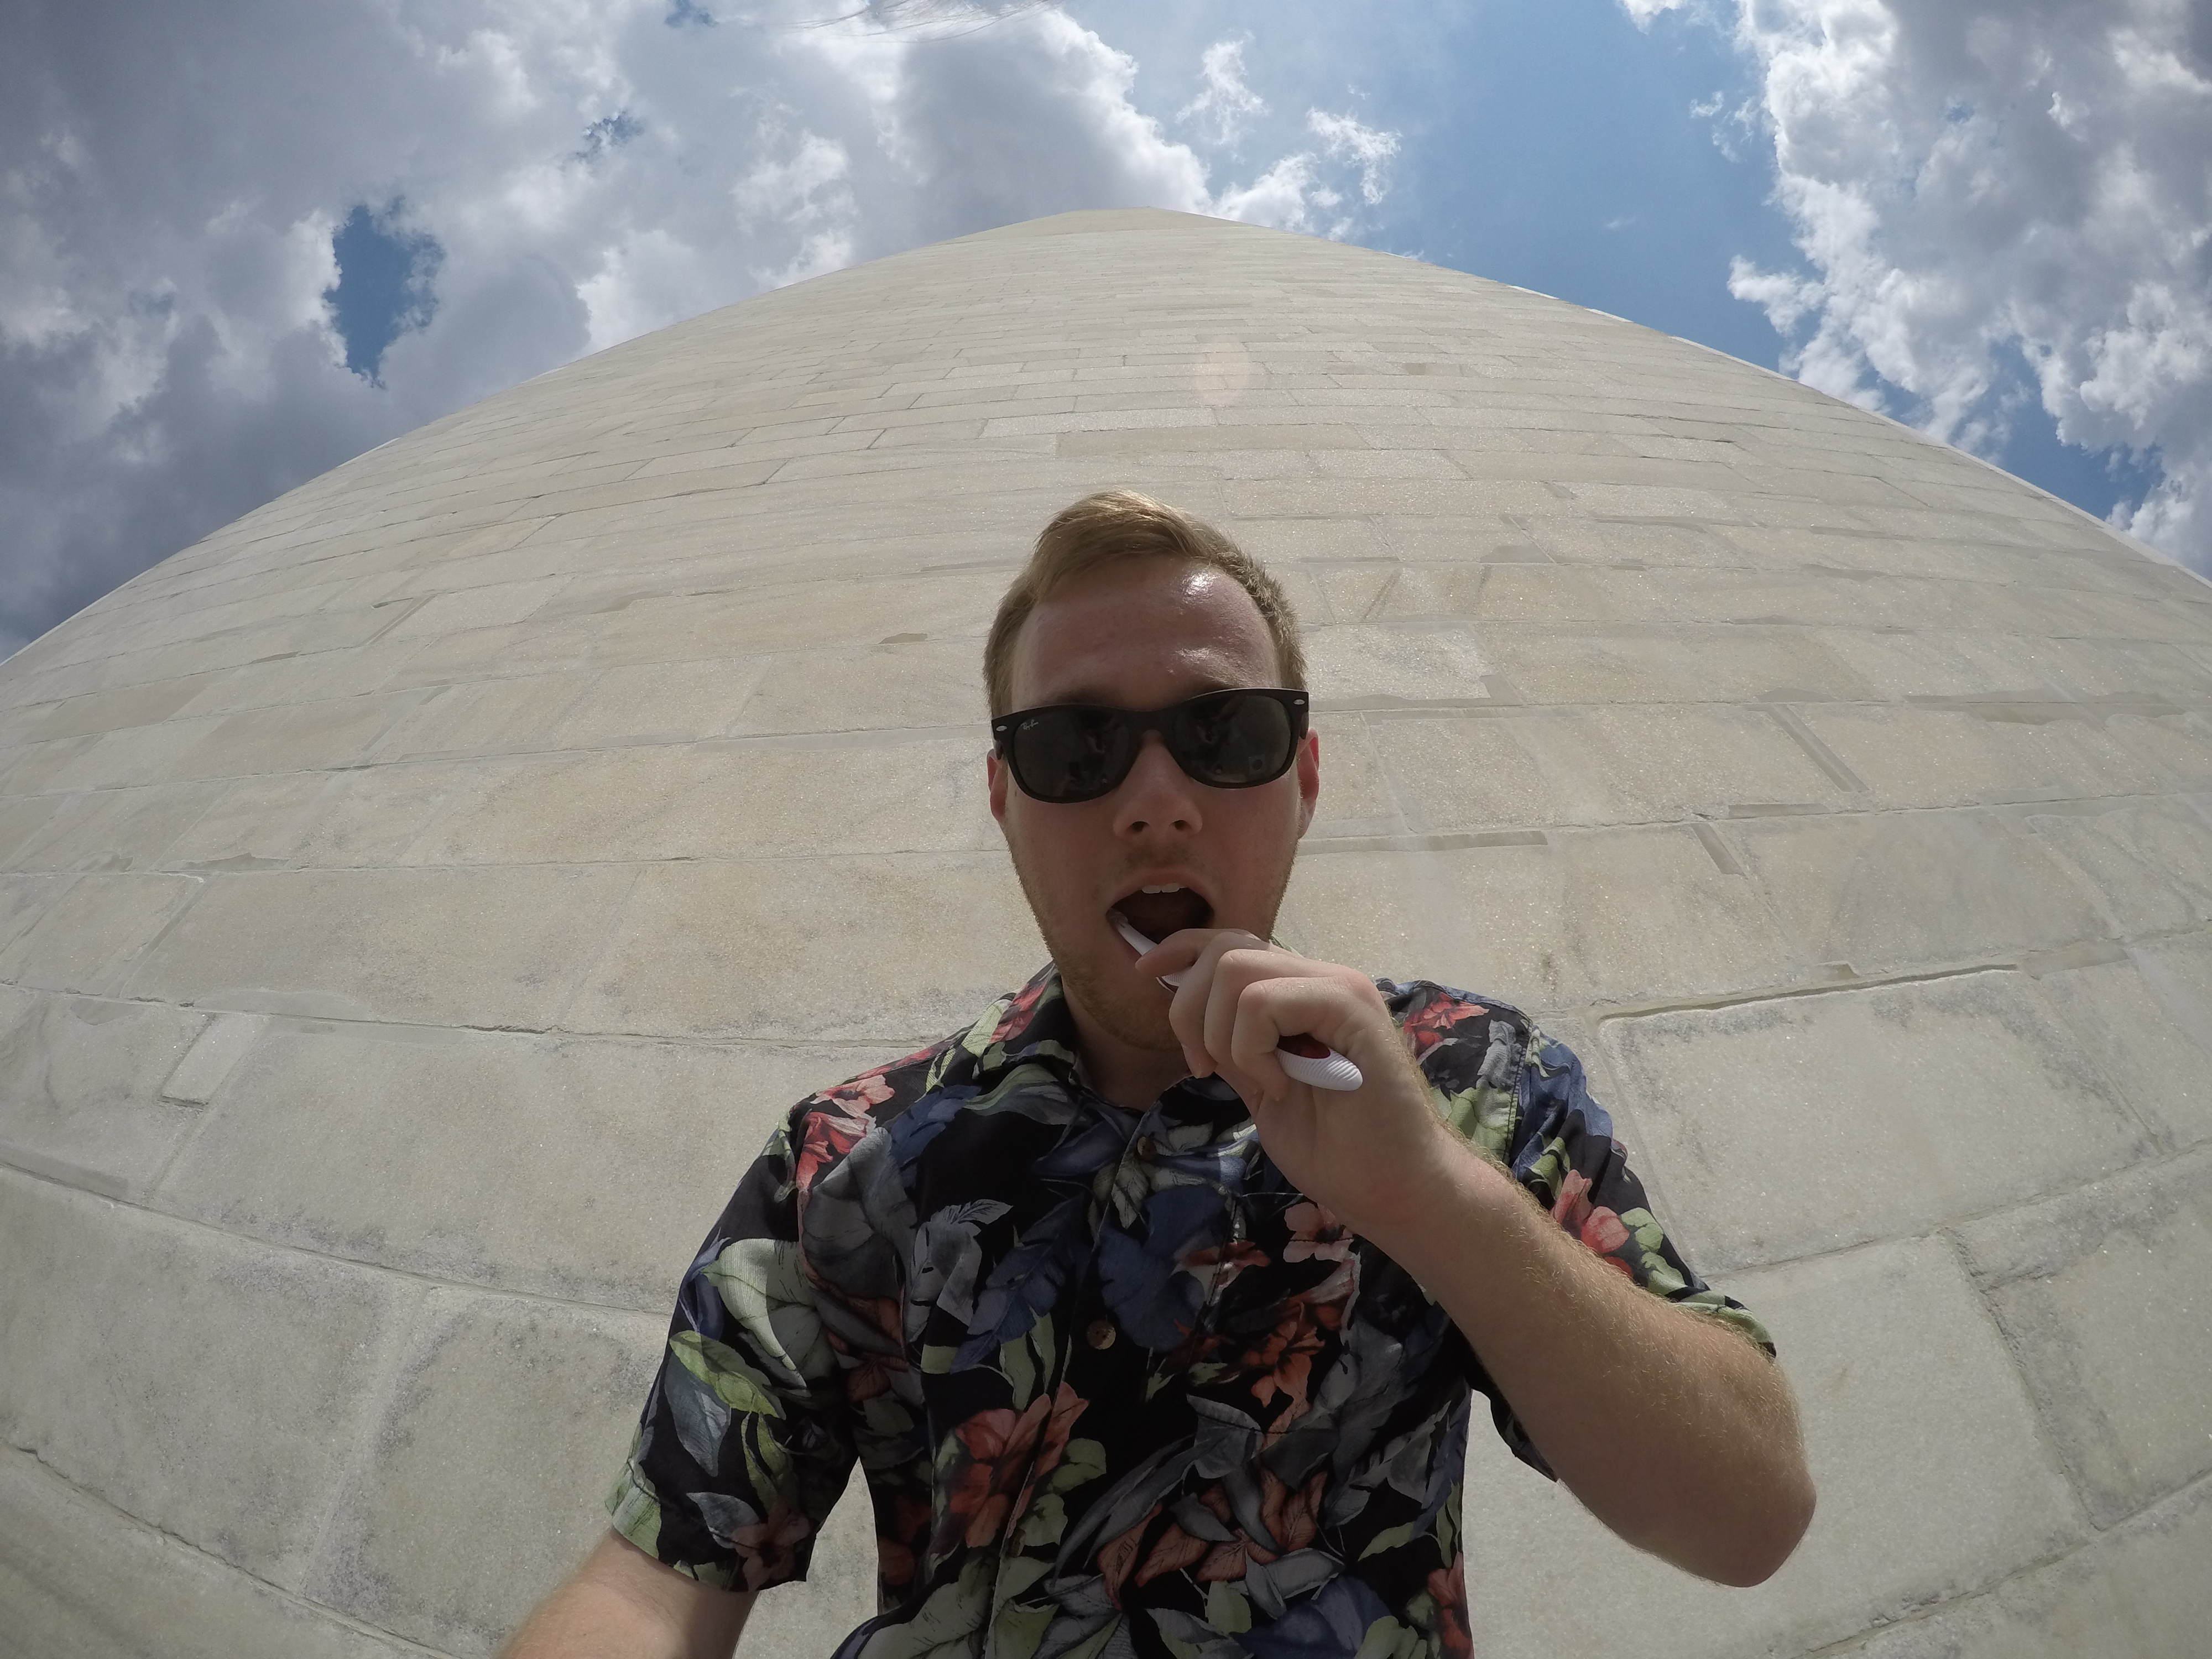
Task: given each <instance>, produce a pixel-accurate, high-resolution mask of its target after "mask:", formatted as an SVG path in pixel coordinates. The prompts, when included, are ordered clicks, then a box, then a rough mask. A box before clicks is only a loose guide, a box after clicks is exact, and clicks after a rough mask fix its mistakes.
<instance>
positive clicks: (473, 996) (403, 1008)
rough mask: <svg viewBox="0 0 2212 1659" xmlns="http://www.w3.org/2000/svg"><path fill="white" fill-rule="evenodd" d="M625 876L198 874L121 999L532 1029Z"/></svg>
mask: <svg viewBox="0 0 2212 1659" xmlns="http://www.w3.org/2000/svg"><path fill="white" fill-rule="evenodd" d="M84 879H85V880H87V881H94V880H110V881H123V880H131V879H137V878H129V877H106V878H101V877H92V876H88V877H86V878H84ZM632 879H633V878H632V876H631V873H630V872H629V870H627V869H622V868H615V869H606V868H600V869H581V870H562V869H544V868H522V869H477V870H465V869H444V870H337V871H301V872H285V871H270V872H256V873H252V874H243V875H240V874H227V875H221V876H212V877H210V878H207V890H206V891H205V892H204V893H203V894H202V895H201V896H200V898H199V901H198V902H197V903H196V904H195V905H194V906H193V907H192V908H191V910H190V911H189V912H187V913H186V915H185V918H184V919H183V921H181V922H180V923H179V924H178V925H177V926H175V927H171V928H170V929H169V930H168V932H167V933H164V934H163V935H162V936H161V940H160V942H159V943H158V944H157V945H155V947H154V948H153V949H152V950H151V951H148V952H147V954H146V956H145V957H144V959H143V961H142V962H141V963H139V964H138V967H137V971H136V972H135V973H134V974H133V975H131V980H130V987H131V995H133V996H141V997H157V998H160V999H161V1000H163V1001H167V1002H185V1003H197V1004H200V1005H202V1006H210V1007H222V1008H233V1009H237V1010H240V1011H243V1012H265V1013H293V1014H308V1015H319V1016H325V1017H330V1018H344V1019H358V1018H368V1019H398V1020H408V1019H438V1018H444V1019H448V1020H451V1021H453V1023H455V1024H466V1025H487V1026H510V1027H520V1028H523V1029H526V1030H544V1029H545V1028H546V1027H547V1026H549V1025H550V1024H552V1023H553V1021H554V1019H555V1018H556V1017H557V1016H558V1014H559V1012H560V1009H561V1007H562V1004H563V1003H564V1002H565V1001H566V1000H567V999H568V994H569V993H570V990H571V988H572V987H574V986H575V985H577V984H578V983H579V982H580V981H581V980H582V979H583V977H584V975H585V974H586V971H587V969H589V967H590V965H591V963H592V958H593V957H595V956H596V955H597V954H598V952H599V945H600V942H601V941H602V940H604V939H605V938H606V934H607V928H608V925H609V923H610V921H611V920H612V918H613V916H614V914H615V912H616V909H617V906H618V905H619V904H620V902H621V900H622V897H623V893H624V892H625V891H626V890H628V888H629V884H630V883H631V880H632ZM70 896H71V897H74V896H75V891H74V890H72V892H71V895H70ZM64 902H66V901H64ZM59 908H60V906H59V905H57V906H56V910H57V911H58V910H59ZM49 925H51V917H50V919H49ZM37 937H38V935H37V932H36V931H35V930H34V931H33V933H32V934H31V935H29V936H28V937H27V940H25V941H24V942H23V943H25V944H31V945H35V943H36V940H37ZM18 948H21V946H20V945H19V947H18Z"/></svg>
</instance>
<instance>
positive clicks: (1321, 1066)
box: [1113, 910, 1367, 1091]
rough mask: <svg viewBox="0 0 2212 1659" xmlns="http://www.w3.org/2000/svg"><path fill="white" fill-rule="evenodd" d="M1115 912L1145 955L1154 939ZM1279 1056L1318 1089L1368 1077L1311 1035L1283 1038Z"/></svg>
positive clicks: (1350, 1085) (1171, 982)
mask: <svg viewBox="0 0 2212 1659" xmlns="http://www.w3.org/2000/svg"><path fill="white" fill-rule="evenodd" d="M1113 916H1114V928H1115V932H1117V933H1120V934H1121V937H1122V938H1123V939H1127V941H1128V942H1129V948H1130V949H1131V950H1133V951H1135V952H1136V953H1137V954H1138V955H1139V956H1143V955H1144V954H1145V952H1146V951H1150V950H1152V948H1153V944H1152V940H1151V939H1146V937H1145V936H1144V935H1143V934H1142V933H1139V932H1138V931H1137V930H1136V929H1135V928H1133V927H1131V926H1130V925H1129V921H1128V918H1127V917H1126V916H1124V915H1122V914H1121V912H1120V911H1119V910H1116V911H1115V912H1114V913H1113ZM1160 983H1161V984H1163V985H1164V986H1166V987H1168V988H1169V989H1170V990H1173V989H1175V987H1176V986H1178V985H1180V984H1182V975H1181V974H1162V975H1160ZM1275 1058H1276V1060H1278V1061H1279V1062H1280V1063H1281V1065H1282V1067H1283V1070H1284V1071H1285V1073H1288V1074H1289V1075H1290V1076H1291V1077H1293V1078H1295V1079H1297V1081H1299V1082H1300V1083H1305V1084H1310V1085H1312V1086H1313V1087H1315V1088H1316V1089H1335V1090H1338V1091H1343V1090H1346V1089H1357V1088H1358V1086H1359V1085H1361V1084H1363V1083H1364V1082H1366V1081H1367V1079H1366V1078H1365V1077H1364V1075H1362V1073H1361V1072H1360V1070H1359V1067H1358V1066H1355V1065H1353V1064H1352V1062H1351V1061H1350V1060H1346V1058H1345V1057H1344V1056H1343V1055H1342V1054H1339V1053H1337V1052H1336V1050H1335V1049H1334V1048H1324V1047H1322V1045H1321V1044H1320V1043H1318V1042H1315V1041H1314V1039H1313V1038H1311V1037H1310V1036H1286V1037H1285V1038H1283V1039H1282V1040H1281V1042H1280V1044H1279V1046H1278V1047H1277V1048H1276V1049H1275Z"/></svg>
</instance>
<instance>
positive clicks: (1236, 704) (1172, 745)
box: [991, 686, 1306, 804]
mask: <svg viewBox="0 0 2212 1659" xmlns="http://www.w3.org/2000/svg"><path fill="white" fill-rule="evenodd" d="M1146 732H1158V733H1159V734H1160V740H1161V741H1162V742H1163V743H1164V744H1166V745H1167V750H1168V753H1169V754H1170V755H1171V756H1173V757H1175V763H1176V765H1178V766H1180V767H1181V768H1182V769H1183V770H1184V771H1185V772H1187V773H1188V774H1189V775H1191V776H1192V777H1193V778H1194V779H1196V780H1197V781H1199V782H1200V783H1203V784H1207V785H1210V786H1211V787H1213V788H1216V789H1250V788H1253V787H1256V786H1258V785H1260V784H1263V783H1272V782H1273V781H1275V780H1276V779H1277V778H1279V777H1280V776H1282V775H1283V774H1284V773H1285V771H1287V770H1289V769H1290V764H1291V757H1292V756H1294V755H1295V754H1297V748H1298V739H1299V738H1303V737H1304V736H1305V732H1306V694H1305V693H1304V692H1303V691H1285V690H1276V689H1273V688H1261V687H1249V686H1247V687H1239V688H1237V689H1236V690H1229V691H1209V692H1207V693H1206V694H1205V695H1204V696H1197V697H1192V698H1189V699H1188V700H1187V701H1185V702H1177V703H1170V704H1169V705H1168V707H1166V708H1154V709H1150V710H1138V709H1133V708H1108V707H1106V706H1105V705H1103V704H1100V703H1085V702H1059V703H1051V704H1048V705H1047V706H1045V707H1043V708H1024V709H1019V710H1018V711H1016V712H1015V713H1013V714H1002V715H1000V717H999V718H998V719H997V720H993V721H992V722H991V740H992V743H993V744H994V746H995V747H996V748H997V750H998V751H999V755H1000V758H1001V759H1003V760H1004V761H1005V762H1006V766H1007V768H1008V769H1009V770H1011V771H1012V773H1013V775H1014V781H1015V782H1016V783H1018V784H1019V785H1020V786H1021V787H1022V793H1024V794H1026V795H1030V796H1033V797H1035V798H1036V799H1038V800H1042V801H1053V802H1055V803H1060V804H1066V803H1068V802H1073V801H1079V800H1096V799H1097V798H1098V797H1099V796H1101V795H1103V794H1107V793H1111V792H1112V791H1113V790H1115V788H1118V787H1120V785H1121V780H1122V779H1124V778H1126V777H1127V776H1128V775H1129V769H1130V768H1131V767H1133V766H1134V765H1135V764H1136V763H1137V751H1138V750H1139V748H1141V747H1142V746H1143V744H1144V739H1145V733H1146Z"/></svg>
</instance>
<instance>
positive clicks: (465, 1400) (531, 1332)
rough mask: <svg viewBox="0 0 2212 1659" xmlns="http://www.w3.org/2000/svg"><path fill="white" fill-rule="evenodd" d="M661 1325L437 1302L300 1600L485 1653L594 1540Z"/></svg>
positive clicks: (514, 1306)
mask: <svg viewBox="0 0 2212 1659" xmlns="http://www.w3.org/2000/svg"><path fill="white" fill-rule="evenodd" d="M666 1329H667V1321H666V1319H665V1317H661V1318H647V1317H643V1316H629V1315H619V1314H611V1313H603V1312H599V1311H595V1310H588V1309H580V1308H573V1307H564V1306H562V1305H560V1304H554V1303H545V1302H521V1301H513V1300H509V1299H507V1298H505V1297H479V1296H474V1295H471V1294H469V1293H467V1292H465V1291H433V1292H432V1293H431V1294H430V1296H429V1297H428V1300H427V1301H426V1302H425V1304H423V1307H422V1316H421V1321H420V1323H419V1324H418V1325H417V1327H416V1333H415V1339H414V1341H413V1343H412V1345H411V1346H410V1348H409V1350H408V1353H407V1358H406V1360H405V1362H404V1365H403V1366H402V1368H401V1370H400V1372H399V1376H398V1380H397V1383H396V1385H395V1386H394V1388H393V1389H392V1394H391V1396H390V1400H389V1402H388V1404H387V1406H386V1411H385V1414H384V1417H383V1420H382V1421H381V1422H380V1424H379V1425H377V1427H376V1431H375V1438H374V1445H373V1455H371V1456H370V1457H369V1458H368V1459H367V1460H365V1462H364V1463H363V1464H362V1467H361V1468H358V1469H356V1472H355V1476H354V1479H353V1480H352V1481H351V1482H350V1483H349V1486H347V1489H346V1491H345V1492H344V1494H343V1497H342V1498H341V1499H340V1501H339V1503H338V1505H337V1510H336V1513H335V1515H334V1516H333V1518H332V1522H331V1530H330V1533H329V1535H328V1537H327V1538H326V1540H325V1542H324V1544H323V1547H322V1549H321V1551H320V1553H319V1560H318V1562H317V1564H316V1567H315V1571H314V1572H313V1576H312V1577H311V1578H310V1579H309V1582H308V1583H307V1593H308V1595H310V1596H312V1597H313V1599H314V1600H316V1601H323V1602H326V1603H328V1604H329V1605H330V1606H331V1607H337V1608H338V1609H339V1610H341V1611H342V1612H344V1613H349V1614H350V1615H352V1616H354V1617H355V1618H357V1619H360V1620H364V1621H365V1622H368V1623H369V1624H372V1625H374V1626H377V1627H378V1628H380V1629H384V1630H388V1631H392V1632H397V1633H398V1634H399V1635H401V1636H404V1637H407V1638H411V1639H413V1640H415V1641H418V1642H422V1643H426V1644H429V1645H431V1646H433V1647H435V1648H437V1649H439V1650H442V1651H445V1652H447V1653H454V1654H488V1653H490V1652H492V1651H493V1650H495V1648H497V1646H498V1645H499V1644H500V1643H501V1642H502V1641H504V1640H505V1639H506V1638H507V1635H508V1634H509V1633H510V1632H512V1631H513V1629H514V1627H515V1626H518V1625H520V1623H521V1622H522V1620H523V1619H524V1618H525V1617H526V1615H527V1614H528V1613H529V1611H530V1609H531V1607H532V1606H533V1605H535V1603H536V1602H537V1601H538V1598H539V1597H541V1596H543V1595H544V1594H545V1593H546V1592H547V1591H548V1590H550V1589H552V1588H553V1587H554V1585H556V1583H559V1582H560V1581H561V1580H562V1578H563V1577H566V1576H567V1575H568V1573H569V1572H570V1571H573V1570H574V1567H575V1565H576V1564H577V1563H578V1562H579V1561H580V1560H582V1559H583V1558H584V1555H585V1553H586V1552H587V1551H588V1550H589V1549H590V1548H591V1547H592V1545H593V1544H595V1543H596V1542H597V1541H599V1538H600V1537H601V1536H602V1535H603V1534H605V1531H606V1524H607V1523H606V1511H605V1509H604V1508H603V1507H602V1505H601V1500H602V1499H603V1498H605V1494H606V1490H607V1487H608V1486H609V1485H610V1484H611V1482H612V1481H613V1480H614V1476H615V1474H616V1471H617V1469H619V1468H621V1465H622V1459H623V1456H624V1455H626V1454H627V1453H628V1451H629V1441H630V1433H631V1431H632V1430H633V1429H634V1428H635V1426H636V1421H637V1413H638V1410H639V1407H641V1406H642V1405H643V1403H644V1401H645V1391H646V1389H647V1385H648V1384H650V1383H651V1382H652V1381H653V1370H654V1367H655V1365H656V1364H657V1363H658V1360H659V1352H660V1347H661V1342H662V1338H663V1336H664V1334H665V1332H666Z"/></svg>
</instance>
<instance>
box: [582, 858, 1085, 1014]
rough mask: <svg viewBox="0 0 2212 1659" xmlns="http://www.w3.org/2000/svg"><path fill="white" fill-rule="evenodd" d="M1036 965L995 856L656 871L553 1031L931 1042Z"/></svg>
mask: <svg viewBox="0 0 2212 1659" xmlns="http://www.w3.org/2000/svg"><path fill="white" fill-rule="evenodd" d="M1044 960H1045V955H1044V948H1043V946H1042V945H1041V944H1040V943H1039V942H1038V939H1037V936H1036V926H1035V924H1034V923H1033V922H1032V921H1031V920H1030V914H1029V910H1028V908H1027V907H1026V906H1025V905H1024V904H1023V902H1022V901H1021V896H1020V893H1019V891H1018V890H1017V889H1016V888H1015V886H1014V884H1013V878H1012V874H1011V873H1010V872H1009V871H1008V869H1007V866H1006V862H1005V860H1004V855H1003V854H1001V855H1000V856H999V857H996V858H993V857H990V856H987V855H985V854H967V855H962V856H945V855H923V854H908V855H907V856H906V857H904V858H902V859H898V860H890V859H878V858H850V859H825V860H806V861H802V860H797V859H790V860H760V861H758V862H757V863H745V864H690V865H684V864H671V865H664V866H658V867H656V868H653V869H650V870H647V871H646V872H643V873H642V874H641V876H640V878H639V880H638V884H637V888H636V890H635V893H634V894H633V895H632V896H631V899H630V902H629V905H628V906H627V907H626V908H624V910H623V915H622V917H621V920H620V921H619V922H618V923H617V927H615V929H614V931H613V933H612V935H611V937H610V938H609V939H608V941H607V946H606V950H605V953H604V954H603V955H602V956H601V957H600V958H599V962H598V963H597V964H596V965H595V966H594V967H593V968H592V972H591V975H590V978H589V979H588V981H586V984H585V985H584V987H582V989H581V990H580V991H579V992H578V994H577V996H576V999H575V1001H574V1003H573V1004H572V1005H571V1006H570V1007H569V1010H568V1013H567V1015H566V1016H565V1018H564V1019H563V1022H562V1023H563V1024H564V1025H566V1026H567V1027H568V1029H570V1030H580V1031H634V1032H638V1033H641V1034H645V1035H650V1036H684V1037H709V1038H711V1037H735V1036H742V1037H750V1038H753V1039H755V1040H758V1041H767V1042H885V1043H899V1042H904V1043H908V1044H914V1043H919V1042H933V1041H935V1040H936V1039H937V1038H938V1037H940V1036H944V1035H945V1033H946V1032H947V1031H951V1030H962V1029H964V1028H965V1027H966V1026H967V1025H968V1024H969V1023H970V1022H972V1021H973V1020H974V1019H975V1018H976V1016H977V1015H979V1014H980V1013H981V1012H982V1011H983V1008H984V1006H985V1005H986V1004H987V1003H988V1002H989V1001H990V1000H991V999H992V998H993V997H994V996H997V995H999V994H1000V993H1002V992H1006V991H1011V990H1013V989H1015V988H1016V987H1018V986H1020V985H1021V984H1022V983H1023V981H1025V980H1027V979H1028V978H1029V976H1030V975H1031V974H1033V973H1035V972H1036V970H1037V969H1038V968H1039V967H1041V966H1042V965H1043V963H1044ZM799 964H804V967H805V975H804V977H801V976H799V975H797V974H796V973H794V971H793V970H794V968H795V966H797V965H799Z"/></svg>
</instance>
